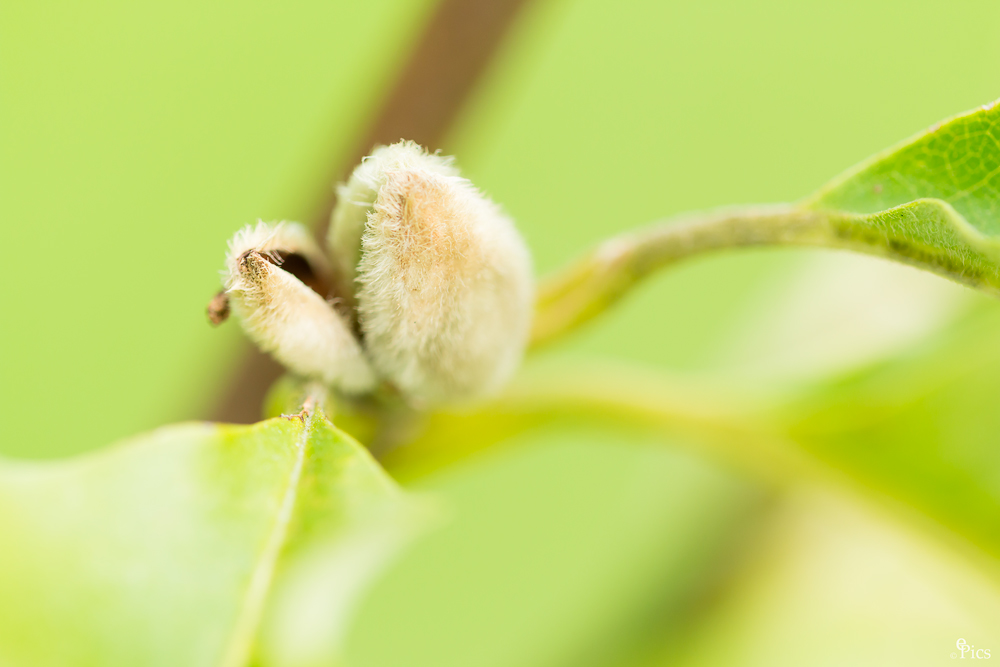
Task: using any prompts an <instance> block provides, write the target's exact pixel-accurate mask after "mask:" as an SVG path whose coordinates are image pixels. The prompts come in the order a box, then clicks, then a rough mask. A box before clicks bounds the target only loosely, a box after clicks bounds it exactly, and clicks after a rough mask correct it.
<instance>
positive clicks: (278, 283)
mask: <svg viewBox="0 0 1000 667" xmlns="http://www.w3.org/2000/svg"><path fill="white" fill-rule="evenodd" d="M287 258H293V259H295V260H297V261H301V262H304V263H305V264H306V265H307V266H308V271H304V272H303V273H305V274H308V277H309V278H318V279H319V280H318V281H317V282H316V284H322V280H321V279H322V278H323V275H324V274H328V273H329V266H328V265H327V262H326V258H325V257H324V255H323V253H322V251H321V250H320V248H319V246H318V245H317V244H316V242H315V241H314V240H313V238H312V235H311V234H310V233H309V231H308V230H307V229H305V228H304V227H303V226H302V225H298V224H295V223H287V222H282V223H278V224H274V225H268V224H264V223H258V224H257V225H256V226H247V227H246V228H244V229H243V230H241V231H240V232H238V233H237V234H236V236H235V237H233V239H232V241H230V244H229V253H228V255H227V257H226V269H225V271H224V280H225V287H226V294H227V295H228V297H229V303H230V305H231V308H232V310H233V312H234V314H235V315H236V317H237V318H238V319H239V320H240V322H241V324H242V325H243V328H244V330H245V331H246V333H247V335H248V336H249V337H250V338H251V339H252V340H253V341H254V342H255V343H256V344H257V345H258V346H259V347H260V348H261V349H262V350H264V351H265V352H269V353H271V354H272V355H273V356H274V357H275V358H276V359H277V360H278V361H280V362H281V363H282V364H284V365H285V366H287V367H288V368H289V369H291V370H292V371H294V372H296V373H298V374H300V375H303V376H306V377H314V378H318V379H321V380H322V381H323V382H325V383H326V384H327V385H330V386H335V387H337V388H338V389H340V390H342V391H344V392H346V393H362V392H367V391H371V390H372V389H373V388H374V386H375V383H376V380H375V376H374V374H373V373H372V369H371V366H370V364H369V363H368V361H367V359H366V358H365V356H364V353H363V351H362V349H361V346H360V344H359V343H358V341H357V339H356V338H355V337H354V334H353V333H352V332H351V330H350V327H349V325H348V324H347V322H346V321H345V319H344V318H343V316H342V315H341V314H340V313H338V312H337V311H336V310H335V309H334V307H333V306H332V305H331V303H329V302H328V301H327V300H326V298H325V296H326V295H325V294H324V295H322V296H321V295H320V293H318V292H317V291H316V290H315V289H314V287H310V286H307V284H306V283H305V282H303V280H302V279H300V277H297V276H296V275H293V273H291V272H290V271H286V270H285V269H283V268H282V264H283V262H284V261H285V259H287ZM303 277H304V276H303ZM309 278H306V279H307V280H308V279H309ZM310 282H311V281H310Z"/></svg>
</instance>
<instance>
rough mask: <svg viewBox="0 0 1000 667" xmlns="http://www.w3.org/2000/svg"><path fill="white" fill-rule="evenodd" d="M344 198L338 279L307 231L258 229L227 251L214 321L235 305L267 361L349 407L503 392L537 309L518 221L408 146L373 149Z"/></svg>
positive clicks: (335, 249) (336, 241)
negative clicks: (379, 391)
mask: <svg viewBox="0 0 1000 667" xmlns="http://www.w3.org/2000/svg"><path fill="white" fill-rule="evenodd" d="M338 192H339V200H338V204H337V207H336V208H335V209H334V211H333V214H332V219H331V227H330V233H329V237H328V239H327V241H328V250H329V254H330V257H331V258H332V260H333V265H332V266H330V265H329V264H328V261H327V258H326V257H324V255H323V253H322V252H321V251H320V249H319V247H318V246H317V245H316V244H315V242H314V241H313V239H312V237H311V236H310V235H309V233H308V230H306V229H305V228H303V227H302V226H301V225H296V224H292V223H281V224H279V225H277V226H268V225H263V224H259V225H257V226H256V227H248V228H246V229H244V230H243V231H241V232H240V233H238V234H237V235H236V237H235V238H234V239H233V241H232V242H231V243H230V250H229V255H228V257H227V259H226V275H225V282H226V288H227V291H226V292H225V293H224V294H222V295H219V296H217V297H216V298H215V299H213V300H212V303H211V304H210V305H209V317H210V318H211V319H212V321H213V322H220V321H222V320H223V319H225V316H226V314H227V312H228V308H229V305H230V304H231V305H232V309H233V311H234V312H235V313H236V315H237V316H238V317H239V318H240V320H241V321H242V324H243V327H244V328H245V329H246V331H247V333H248V335H249V336H250V338H252V339H253V340H254V341H255V342H256V343H257V344H258V345H259V346H260V347H261V348H263V349H264V350H265V351H267V352H270V353H272V354H273V355H274V356H275V357H276V358H277V359H278V360H279V361H281V362H282V363H283V364H285V365H286V366H288V367H289V368H290V369H292V370H293V371H295V372H297V373H299V374H301V375H305V376H308V377H315V378H319V379H321V380H323V381H324V382H326V383H327V384H328V385H330V386H332V387H333V388H335V389H338V390H340V391H343V392H346V393H364V392H369V391H372V390H373V389H374V388H375V386H376V385H377V384H378V383H379V382H386V383H388V384H389V385H391V386H392V387H394V388H395V389H396V390H398V391H399V392H400V394H402V395H403V396H404V397H405V398H406V399H407V400H409V401H410V402H411V403H412V404H413V405H415V406H424V407H426V406H431V405H439V404H444V403H456V402H463V401H467V400H471V399H475V398H477V397H481V396H483V395H485V394H488V393H490V392H492V391H494V390H496V389H498V388H499V387H500V386H501V385H502V384H503V383H504V382H506V381H507V380H508V379H509V378H510V376H511V375H512V374H513V372H514V371H515V369H516V368H517V366H518V364H519V362H520V360H521V356H522V354H523V352H524V349H525V347H526V345H527V340H528V334H529V328H530V324H531V317H532V313H533V305H534V293H533V279H532V270H531V259H530V256H529V254H528V250H527V247H526V246H525V244H524V241H523V240H522V238H521V236H520V235H519V234H518V232H517V230H516V229H515V227H514V225H513V223H512V222H511V221H510V219H508V218H507V217H506V216H504V215H503V214H502V213H501V212H500V209H499V207H497V206H496V204H494V203H493V202H491V201H490V200H489V199H487V198H486V197H485V196H484V195H483V194H482V193H480V192H479V191H478V190H477V189H476V188H475V187H473V185H472V184H471V183H469V181H467V180H465V179H464V178H461V177H460V176H459V175H458V171H457V170H456V169H455V167H454V166H452V164H451V159H450V158H445V157H442V156H439V155H431V154H428V153H427V152H425V151H424V150H423V149H422V148H420V147H419V146H418V145H416V144H414V143H412V142H400V143H398V144H394V145H392V146H381V147H379V148H377V149H375V151H374V152H373V153H372V154H371V155H370V156H368V157H367V158H365V160H364V161H363V162H362V163H361V165H359V166H358V168H357V169H355V171H354V173H353V174H352V175H351V177H350V179H349V180H348V182H347V183H346V184H345V185H343V186H341V187H340V189H339V190H338ZM291 259H297V260H298V264H300V265H301V264H304V265H305V269H307V270H305V271H303V270H301V268H302V267H301V266H300V270H299V271H296V270H295V268H294V267H289V266H288V265H286V264H285V263H284V262H285V261H286V260H291ZM286 269H287V270H286ZM327 298H334V299H335V300H336V302H337V304H338V307H339V308H340V311H338V310H337V309H336V308H334V307H332V306H331V304H330V303H329V302H328V301H327V300H326V299H327ZM355 325H356V326H355Z"/></svg>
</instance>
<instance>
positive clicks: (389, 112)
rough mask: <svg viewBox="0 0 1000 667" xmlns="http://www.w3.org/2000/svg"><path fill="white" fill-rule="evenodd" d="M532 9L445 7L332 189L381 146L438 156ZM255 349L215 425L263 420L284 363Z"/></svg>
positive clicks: (450, 1) (511, 0) (483, 4)
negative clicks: (401, 144)
mask: <svg viewBox="0 0 1000 667" xmlns="http://www.w3.org/2000/svg"><path fill="white" fill-rule="evenodd" d="M526 2H527V0H441V2H440V4H439V5H438V8H437V10H436V12H435V13H434V15H433V16H432V17H431V19H430V21H429V23H428V24H427V26H426V28H425V30H424V33H423V35H422V36H421V37H420V39H419V40H418V42H417V45H416V47H415V49H414V51H413V53H412V54H411V56H410V58H409V59H408V61H407V63H406V65H405V66H404V67H403V69H402V71H401V72H400V75H399V77H398V79H397V81H396V83H395V85H394V86H393V87H392V88H391V89H390V91H389V94H388V95H387V97H386V98H385V101H384V102H383V104H382V107H381V110H380V111H379V113H378V115H377V116H376V119H375V122H374V123H373V124H372V125H371V127H370V129H369V132H368V134H367V135H366V136H365V138H364V140H363V141H362V142H360V143H359V144H358V145H357V146H356V147H355V150H354V151H353V152H352V153H350V154H349V155H348V159H347V161H346V163H344V164H340V165H338V166H337V167H336V168H335V169H334V170H333V171H332V172H331V178H330V179H329V182H333V181H337V180H342V179H344V178H345V177H346V176H347V175H348V174H349V173H350V170H351V169H353V168H354V165H356V164H357V163H358V162H359V161H360V160H361V158H362V157H364V156H365V155H367V154H368V152H369V151H370V150H371V148H372V147H373V146H375V145H377V144H386V143H392V142H394V141H398V140H399V139H411V140H413V141H416V142H417V143H419V144H421V145H423V146H426V147H428V148H431V149H434V148H437V147H438V145H439V144H440V142H441V140H442V139H443V137H444V135H445V133H446V132H447V131H448V128H449V127H450V126H451V124H452V122H453V120H454V119H455V117H456V116H457V115H458V112H459V110H460V109H461V107H462V104H463V103H464V102H465V100H466V98H467V97H468V96H469V93H470V92H471V91H472V89H473V86H474V85H475V83H476V80H477V79H478V78H479V77H480V75H481V74H482V73H483V71H484V70H485V69H486V67H487V65H488V64H489V62H490V60H491V58H492V56H493V54H494V53H495V52H496V50H497V47H498V46H499V45H500V42H501V40H502V39H503V36H504V34H505V33H506V32H507V29H508V28H509V27H510V25H511V24H512V22H513V19H514V17H515V16H516V15H517V12H518V10H519V9H521V7H522V6H523V5H524V4H525V3H526ZM327 192H328V193H332V189H330V188H328V190H327ZM324 200H325V203H324V206H323V207H322V209H321V210H320V211H319V213H318V215H317V216H316V219H315V229H316V230H317V233H318V234H320V235H325V233H326V227H327V224H328V223H329V220H330V212H331V211H332V210H333V205H334V199H333V196H332V194H328V195H327V196H326V197H325V198H324ZM247 348H248V349H247V351H246V352H245V353H243V358H242V359H241V361H240V363H239V365H238V367H237V368H236V370H235V371H234V374H233V378H232V380H231V381H230V383H229V385H228V386H227V387H226V389H225V391H224V393H223V397H222V399H221V400H220V402H219V404H218V405H217V406H216V407H215V409H214V410H213V411H212V414H211V418H212V419H213V420H216V421H226V422H235V423H250V422H254V421H257V420H258V419H260V412H261V404H262V403H263V400H264V396H265V394H266V393H267V389H268V388H269V387H270V386H271V384H272V383H273V382H274V381H275V380H276V379H277V378H278V377H279V376H280V375H281V373H282V368H281V366H279V365H278V364H277V362H275V361H273V360H272V359H271V358H270V357H268V356H267V355H264V354H262V353H261V352H259V351H257V350H256V349H253V348H250V346H249V345H248V346H247Z"/></svg>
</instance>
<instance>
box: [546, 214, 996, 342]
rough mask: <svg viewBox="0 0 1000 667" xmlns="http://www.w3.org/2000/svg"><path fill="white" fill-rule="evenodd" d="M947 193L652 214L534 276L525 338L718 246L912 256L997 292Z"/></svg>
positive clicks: (985, 249) (578, 320) (905, 259)
mask: <svg viewBox="0 0 1000 667" xmlns="http://www.w3.org/2000/svg"><path fill="white" fill-rule="evenodd" d="M967 227H968V225H967V223H965V221H964V220H963V219H962V218H961V216H959V215H958V214H957V213H956V212H955V211H954V209H952V208H951V207H950V206H949V205H948V204H947V203H946V202H943V201H940V200H935V199H918V200H914V201H912V202H909V203H907V204H904V205H902V206H899V207H896V208H893V209H887V210H885V211H880V212H877V213H872V214H856V213H848V212H845V211H834V210H816V209H809V208H805V207H803V206H793V205H778V206H767V207H760V206H758V207H743V208H731V209H725V210H721V211H714V212H710V213H705V214H701V215H694V216H688V217H685V218H681V219H677V220H673V221H667V222H662V223H658V224H654V225H652V226H650V227H647V228H645V229H641V230H638V231H635V232H629V233H626V234H623V235H621V236H617V237H614V238H611V239H609V240H607V241H605V242H604V243H602V244H601V245H599V246H598V247H597V248H596V249H595V250H594V251H592V252H591V253H589V254H588V255H586V256H584V257H583V258H582V259H580V260H578V261H577V262H575V263H574V264H572V265H571V266H569V267H568V268H567V269H565V270H563V271H561V272H560V273H557V274H556V275H554V276H552V277H550V278H548V279H546V280H544V281H543V282H542V283H541V285H540V286H539V290H538V298H537V302H536V312H535V322H534V326H533V329H532V332H531V346H532V347H539V346H541V345H544V344H546V343H548V342H550V341H553V340H555V339H557V338H559V337H561V336H563V335H565V334H566V333H568V332H570V331H572V330H573V329H576V328H577V327H579V326H580V325H582V324H584V323H585V322H587V321H588V320H590V319H592V318H594V317H596V316H597V315H599V314H600V313H602V312H604V311H605V310H606V309H607V308H608V307H610V306H611V305H612V304H614V303H615V302H616V301H618V300H619V299H620V298H622V297H623V296H624V295H625V294H626V293H627V292H628V291H629V289H631V288H632V287H633V286H634V285H635V284H636V283H638V282H639V281H640V280H642V279H643V278H645V277H646V276H648V275H650V274H651V273H653V272H654V271H657V270H659V269H662V268H664V267H667V266H670V265H672V264H674V263H676V262H679V261H680V260H682V259H685V258H688V257H691V256H694V255H698V254H701V253H704V252H707V251H711V250H718V249H721V248H736V247H746V246H765V245H767V246H815V247H826V248H839V249H845V250H853V251H855V252H860V253H864V254H868V255H876V256H879V257H885V258H888V259H893V260H895V261H898V262H902V263H904V264H909V265H911V266H916V267H918V268H921V269H925V270H928V271H931V272H934V273H937V274H938V275H941V276H944V277H946V278H949V279H951V280H954V281H956V282H959V283H962V284H964V285H968V286H970V287H974V288H977V289H980V290H983V291H985V292H988V293H992V294H1000V263H998V261H997V259H996V258H995V257H992V256H991V253H992V252H993V249H992V248H991V247H989V244H987V243H986V242H985V241H981V240H979V239H978V238H977V237H976V236H975V234H972V233H971V232H970V231H969V230H968V229H967Z"/></svg>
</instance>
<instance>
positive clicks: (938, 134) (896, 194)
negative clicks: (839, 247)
mask: <svg viewBox="0 0 1000 667" xmlns="http://www.w3.org/2000/svg"><path fill="white" fill-rule="evenodd" d="M998 102H1000V100H998ZM998 102H993V103H992V104H987V105H984V106H982V107H980V108H978V109H974V110H972V111H969V112H966V113H963V114H959V115H957V116H954V117H953V118H949V119H947V120H944V121H942V122H940V123H937V124H935V125H934V126H933V127H931V128H929V129H928V130H926V131H924V132H921V133H920V134H918V135H916V136H915V137H912V138H910V139H907V140H906V141H903V142H902V143H900V144H899V145H897V146H893V147H892V148H889V149H887V150H885V151H883V152H882V153H879V154H877V155H875V156H873V157H871V158H869V159H868V160H865V161H864V162H862V163H860V164H859V165H857V166H856V167H854V168H852V169H850V170H848V171H847V172H845V173H844V174H843V175H841V176H839V177H838V178H836V179H834V180H833V181H832V182H830V183H829V184H828V185H826V186H824V187H823V188H822V189H820V190H819V191H818V192H817V193H816V194H815V195H813V196H812V197H810V198H809V199H808V200H807V201H806V202H805V204H806V205H807V206H809V207H811V208H822V209H835V210H840V211H850V212H852V213H875V212H877V211H884V210H887V209H890V208H895V207H897V206H900V205H902V204H905V203H907V202H911V201H915V200H917V199H938V200H941V201H943V202H947V203H948V204H949V207H950V208H951V209H953V210H954V212H955V213H957V215H953V216H950V220H949V222H950V223H951V224H952V225H953V226H954V231H955V232H956V234H957V235H958V236H960V237H961V238H963V239H965V240H966V241H967V242H968V243H969V244H970V245H972V246H976V247H981V248H982V249H983V250H985V251H988V252H991V253H994V252H996V250H997V248H998V245H997V242H998V239H1000V104H998ZM928 240H929V241H931V240H933V239H931V238H928Z"/></svg>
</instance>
